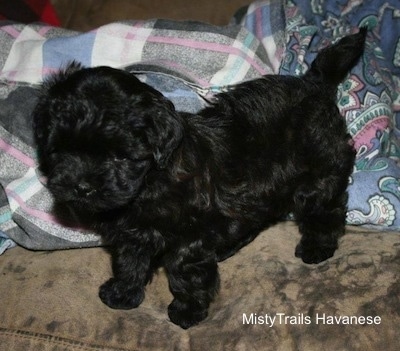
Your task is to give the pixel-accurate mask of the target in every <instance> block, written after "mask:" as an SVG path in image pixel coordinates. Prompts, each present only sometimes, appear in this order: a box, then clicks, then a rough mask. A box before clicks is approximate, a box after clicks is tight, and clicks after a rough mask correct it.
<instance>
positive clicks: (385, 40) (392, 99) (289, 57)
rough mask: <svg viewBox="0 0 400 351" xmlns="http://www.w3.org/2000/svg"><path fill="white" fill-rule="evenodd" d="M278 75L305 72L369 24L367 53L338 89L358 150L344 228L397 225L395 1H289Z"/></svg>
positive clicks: (399, 92)
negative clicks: (320, 56) (286, 39)
mask: <svg viewBox="0 0 400 351" xmlns="http://www.w3.org/2000/svg"><path fill="white" fill-rule="evenodd" d="M286 16H287V23H286V29H287V33H288V35H289V43H288V44H287V47H286V53H285V55H284V59H283V62H282V64H281V66H280V73H281V74H302V73H304V72H305V71H306V70H307V69H308V66H309V64H310V62H311V61H312V60H313V58H314V57H315V55H316V52H317V51H318V50H320V49H321V48H323V47H325V46H326V45H328V44H330V43H332V42H335V41H336V40H337V39H339V38H341V37H343V36H344V35H347V34H350V33H352V32H355V31H357V29H356V28H357V27H362V26H367V27H368V28H369V29H370V32H369V34H368V38H367V43H366V50H365V54H364V56H363V58H362V60H361V62H360V63H359V64H358V65H357V66H356V67H355V68H354V69H353V71H352V72H351V74H350V75H349V77H348V79H347V80H346V81H345V82H343V83H342V84H341V85H340V87H339V89H338V107H339V109H340V112H341V113H342V114H343V116H344V117H345V118H346V121H347V125H348V129H349V132H350V134H351V135H352V137H353V139H354V143H355V147H356V150H357V160H356V164H355V167H354V172H353V175H352V176H351V179H350V186H349V195H350V196H349V211H348V216H347V221H348V224H353V225H360V224H363V225H367V226H368V225H371V226H374V227H379V229H398V228H399V226H400V167H399V158H400V142H399V141H400V139H399V138H400V131H399V126H400V3H399V1H398V0H389V1H386V0H385V1H383V0H378V1H376V0H364V1H360V0H335V1H333V0H312V1H309V0H293V3H289V4H288V7H287V8H286Z"/></svg>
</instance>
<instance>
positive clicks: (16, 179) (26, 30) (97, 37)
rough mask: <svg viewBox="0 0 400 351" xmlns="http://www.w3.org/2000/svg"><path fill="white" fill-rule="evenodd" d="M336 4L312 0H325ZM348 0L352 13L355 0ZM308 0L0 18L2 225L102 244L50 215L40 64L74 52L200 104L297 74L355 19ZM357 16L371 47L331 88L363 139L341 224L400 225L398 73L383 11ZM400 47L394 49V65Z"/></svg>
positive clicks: (61, 60) (33, 243) (38, 236)
mask: <svg viewBox="0 0 400 351" xmlns="http://www.w3.org/2000/svg"><path fill="white" fill-rule="evenodd" d="M392 1H394V2H395V1H397V0H392ZM332 3H333V1H330V0H327V1H326V2H324V1H322V0H321V1H319V4H320V5H321V6H323V5H324V4H325V5H331V4H332ZM336 3H337V2H334V4H336ZM348 3H349V4H350V3H353V5H354V6H353V9H352V10H353V12H354V13H355V14H357V15H358V14H359V11H358V10H357V3H358V2H357V0H350V2H349V1H348ZM374 3H375V2H374ZM388 3H389V2H388V1H386V2H385V4H383V3H382V4H378V5H379V6H383V7H384V6H386V4H388ZM306 4H307V1H305V0H299V1H297V4H293V3H285V2H284V1H283V0H270V1H259V2H255V3H253V4H251V5H250V6H249V8H248V9H247V12H246V13H245V15H244V16H243V17H242V18H241V19H240V22H237V23H232V25H230V26H227V27H215V26H211V25H207V24H200V23H192V22H172V21H165V20H154V21H135V22H126V23H113V24H110V25H107V26H104V27H101V28H98V29H97V30H94V31H91V32H88V33H76V32H72V31H67V30H63V29H60V28H54V27H51V26H42V25H21V24H13V25H10V24H6V25H3V26H1V27H0V43H1V45H0V162H1V168H0V185H1V188H0V231H1V232H3V234H6V235H7V236H8V237H9V238H11V239H12V240H13V241H15V242H16V243H17V244H19V245H22V246H25V247H28V248H32V249H60V248H71V247H87V246H95V245H100V244H101V242H100V240H99V238H98V237H97V236H96V235H94V234H93V233H85V232H82V231H80V230H78V229H76V228H69V227H66V226H63V225H61V224H60V223H59V221H58V219H57V217H55V216H54V215H53V214H52V198H51V195H50V194H49V193H48V191H47V190H46V188H45V187H44V186H43V184H42V183H41V181H40V175H38V174H37V172H36V155H35V146H34V143H33V140H32V131H31V128H30V114H31V111H32V108H33V106H34V104H35V102H36V89H37V84H38V83H40V82H41V81H42V79H43V78H44V77H45V76H46V75H47V74H49V73H51V72H55V71H57V70H58V69H59V68H60V66H63V65H65V64H66V63H67V62H68V61H70V60H77V61H80V62H82V63H83V64H84V65H86V66H96V65H109V66H113V67H119V68H125V69H127V70H129V71H131V72H134V73H135V74H137V75H138V77H139V78H140V79H142V80H143V81H146V82H147V83H149V84H151V85H153V86H155V87H156V88H157V89H159V90H161V91H162V92H163V93H164V94H165V95H166V96H167V97H169V98H170V99H172V100H173V101H174V103H175V104H176V106H177V108H178V109H180V110H185V111H190V112H195V111H197V110H198V109H199V108H201V107H202V106H204V104H205V103H206V101H207V99H208V98H209V97H210V96H212V94H214V93H216V92H219V91H222V90H224V88H225V87H226V86H228V85H231V84H235V83H237V82H240V81H243V80H249V79H253V78H258V77H260V76H261V75H264V74H270V73H278V72H279V73H281V74H301V73H303V72H304V71H305V70H306V69H307V67H308V65H309V63H310V62H311V60H312V59H313V57H314V56H315V54H316V51H317V50H318V49H319V48H321V47H323V46H325V45H327V44H328V43H330V42H332V41H334V40H336V39H337V38H339V37H341V36H343V35H345V34H348V33H351V32H354V31H356V28H355V27H356V26H355V25H354V23H353V24H352V23H350V22H348V21H344V19H343V17H341V14H342V12H343V11H342V10H343V9H340V11H339V10H338V11H337V12H336V13H335V12H332V10H333V9H331V11H330V12H326V14H327V16H328V17H329V16H330V17H329V18H328V19H327V20H326V21H325V22H323V21H322V20H321V19H319V18H318V23H326V26H325V27H323V28H318V26H317V25H316V24H315V23H312V21H311V20H310V19H308V18H307V17H305V16H304V14H307V13H308V12H306V11H305V10H304V9H303V12H301V11H300V9H301V8H302V7H303V6H306ZM332 6H336V7H337V5H332ZM379 6H378V7H376V8H373V10H374V11H376V13H381V12H382V8H381V7H379ZM384 8H385V7H384ZM306 10H307V9H306ZM315 10H316V11H317V14H314V12H313V11H315ZM350 10H351V9H350ZM322 12H323V9H321V8H320V7H318V6H317V7H316V9H315V8H314V7H312V8H311V10H310V13H308V14H309V16H310V17H311V18H314V19H315V18H317V15H318V16H321V13H322ZM333 13H335V14H336V16H339V19H340V20H341V21H342V22H340V21H339V23H338V25H337V26H336V27H334V26H332V25H331V22H333V20H330V18H331V17H332V16H333V15H332V14H333ZM349 13H352V11H348V12H347V16H348V14H349ZM362 18H364V17H362ZM395 20H396V18H395V17H393V21H395ZM358 23H360V22H358ZM362 23H363V22H362V21H361V24H362ZM364 23H366V24H368V25H369V26H370V28H371V29H372V34H373V35H370V36H369V39H368V40H369V41H368V45H367V50H366V54H365V55H364V58H363V60H362V62H360V64H359V65H358V66H357V67H356V68H355V69H354V71H353V72H352V74H351V75H350V76H349V79H348V80H347V81H345V82H344V83H343V84H342V85H341V86H340V87H339V92H338V99H339V100H338V105H339V108H340V110H341V112H342V114H343V116H344V118H346V120H347V122H348V126H349V130H350V132H351V133H352V134H353V137H354V139H355V141H356V146H357V149H358V158H357V164H356V167H355V171H354V174H353V175H352V177H351V180H350V185H349V193H350V199H349V212H348V223H349V224H358V225H360V224H362V225H372V226H374V227H375V228H379V229H393V230H394V229H399V228H400V218H399V215H398V213H399V212H400V196H399V190H398V189H399V188H400V187H399V179H400V172H399V167H398V163H397V162H398V159H399V155H400V152H399V148H398V135H397V134H396V133H397V129H396V128H397V126H398V125H397V124H396V123H397V122H398V120H396V117H397V118H398V111H399V109H398V107H399V91H398V87H399V85H398V76H395V75H391V74H390V71H389V70H385V69H383V67H387V66H385V65H384V62H383V61H384V59H383V57H382V55H380V51H379V43H380V42H379V37H378V36H377V34H376V33H378V31H379V30H380V27H379V20H377V21H375V22H373V21H372V20H371V19H368V21H367V20H366V21H364ZM329 25H331V27H332V28H331V27H329ZM327 29H328V30H327ZM396 35H397V40H398V34H396ZM393 40H396V37H395V36H394V37H393ZM398 55H399V50H397V51H396V54H395V55H394V59H395V60H394V61H393V64H394V65H395V66H396V65H397V66H396V67H398V57H399V56H398ZM396 60H397V61H396ZM267 166H268V165H266V167H267ZM3 236H4V235H3Z"/></svg>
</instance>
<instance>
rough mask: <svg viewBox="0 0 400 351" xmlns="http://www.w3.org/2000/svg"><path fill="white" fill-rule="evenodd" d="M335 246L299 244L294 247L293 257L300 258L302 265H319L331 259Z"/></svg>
mask: <svg viewBox="0 0 400 351" xmlns="http://www.w3.org/2000/svg"><path fill="white" fill-rule="evenodd" d="M335 251H336V246H330V247H329V246H311V245H307V246H305V245H304V244H302V243H301V242H300V243H299V244H298V245H297V246H296V251H295V255H296V257H298V258H301V259H302V260H303V262H304V263H308V264H312V263H320V262H322V261H325V260H327V259H328V258H330V257H332V256H333V254H334V253H335Z"/></svg>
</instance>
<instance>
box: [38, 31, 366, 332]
mask: <svg viewBox="0 0 400 351" xmlns="http://www.w3.org/2000/svg"><path fill="white" fill-rule="evenodd" d="M365 35H366V30H365V29H362V30H360V33H358V34H354V35H351V36H348V37H345V38H343V39H342V40H340V41H339V42H338V43H337V44H335V45H333V46H331V47H329V48H326V49H324V50H322V51H321V52H320V53H319V55H318V56H317V58H316V59H315V61H314V62H313V63H312V66H311V68H310V70H309V71H308V72H307V73H306V74H305V75H304V76H303V77H302V78H295V77H288V76H265V77H263V78H261V79H258V80H254V81H249V82H245V83H242V84H239V85H237V86H235V87H233V88H232V89H230V90H229V91H228V92H226V93H222V94H219V95H218V96H217V97H216V100H215V103H213V105H212V106H210V107H208V108H206V109H204V110H203V111H201V112H199V113H198V114H197V115H190V114H186V113H180V112H177V111H175V109H174V106H173V104H172V103H171V102H170V101H169V100H167V99H166V98H165V97H163V96H162V94H161V93H159V92H158V91H156V90H155V89H153V88H151V87H149V86H147V85H146V84H144V83H141V82H140V81H139V80H138V79H137V78H135V77H134V76H133V75H131V74H129V73H127V72H124V71H120V70H116V69H112V68H108V67H97V68H82V67H80V66H79V65H78V64H72V65H70V66H69V67H68V68H67V69H66V70H65V71H63V72H61V73H59V74H58V75H55V76H53V77H51V78H50V79H49V80H47V81H46V82H45V83H44V85H43V88H42V91H41V94H40V97H39V101H38V104H37V107H36V109H35V111H34V129H35V136H36V141H37V147H38V156H39V162H40V169H41V171H42V172H43V173H44V175H46V176H47V177H48V183H47V185H48V188H49V189H50V191H51V193H52V194H53V195H54V198H55V200H56V202H58V203H61V204H65V205H68V206H69V207H71V208H73V209H74V211H75V212H76V213H77V214H78V215H79V216H81V218H85V219H89V222H90V223H91V225H92V227H93V228H94V229H95V230H97V231H98V232H99V233H100V234H101V235H102V238H103V240H104V243H105V244H106V245H108V246H109V248H110V251H111V254H112V268H113V274H114V276H113V278H111V279H110V280H109V281H107V282H106V283H104V284H103V285H102V286H101V288H100V293H99V294H100V298H101V300H102V301H103V302H104V303H105V304H107V305H108V306H110V307H112V308H121V309H129V308H134V307H137V306H138V305H139V304H140V303H141V302H142V301H143V298H144V290H145V286H146V284H147V283H148V282H149V281H150V280H151V277H152V274H153V272H154V270H155V269H156V268H157V267H159V266H160V265H162V266H164V267H165V269H166V271H167V274H168V278H169V285H170V289H171V292H172V294H173V295H174V300H173V301H172V303H171V304H170V305H169V308H168V313H169V317H170V319H171V321H172V322H174V323H176V324H178V325H180V326H181V327H182V328H188V327H190V326H192V325H195V324H197V323H198V322H200V321H201V320H203V319H204V318H206V316H207V309H208V306H209V304H210V302H211V301H212V299H213V297H214V296H215V294H216V292H217V290H218V285H219V277H218V268H217V262H218V261H220V260H223V259H225V258H227V257H229V256H230V255H232V254H234V253H235V252H236V251H237V250H239V249H240V248H241V247H243V246H244V245H246V244H247V243H249V242H250V241H251V240H253V239H254V238H255V237H256V236H257V234H258V233H259V232H260V231H261V230H263V229H264V228H266V227H268V226H269V225H271V224H273V223H275V222H277V221H279V220H282V219H285V218H286V217H287V215H288V214H289V213H293V215H294V217H295V220H296V221H297V223H298V225H299V229H300V232H301V234H302V238H301V241H300V243H299V244H298V246H297V248H296V256H298V257H301V258H302V260H303V261H304V262H306V263H318V262H321V261H323V260H325V259H327V258H329V257H331V256H332V255H333V254H334V251H335V250H336V248H337V246H338V236H339V235H341V234H343V232H344V226H345V216H346V203H347V193H346V188H347V185H348V178H349V176H350V174H351V172H352V167H353V162H354V155H355V153H354V150H353V147H352V142H351V139H350V136H349V135H348V134H347V132H346V125H345V122H344V120H343V118H342V117H341V116H340V114H339V112H338V109H337V107H336V104H335V97H336V88H337V85H338V84H339V82H341V81H342V79H344V77H345V75H346V74H347V72H348V71H349V69H350V68H352V67H353V66H354V65H355V63H356V62H357V60H358V59H359V58H360V56H361V54H362V51H363V46H364V40H365Z"/></svg>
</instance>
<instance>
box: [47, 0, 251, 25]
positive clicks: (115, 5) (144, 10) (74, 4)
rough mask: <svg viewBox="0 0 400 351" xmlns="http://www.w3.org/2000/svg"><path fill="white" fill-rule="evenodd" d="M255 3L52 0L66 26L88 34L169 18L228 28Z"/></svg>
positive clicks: (233, 0) (242, 0)
mask: <svg viewBox="0 0 400 351" xmlns="http://www.w3.org/2000/svg"><path fill="white" fill-rule="evenodd" d="M251 2H252V1H251V0H229V1H227V0H203V1H186V0H174V1H164V0H52V3H53V5H54V7H55V9H56V12H57V14H58V17H59V18H60V20H61V23H62V26H63V27H65V28H70V29H75V30H79V31H87V30H90V29H93V28H96V27H99V26H101V25H103V24H107V23H110V22H113V21H117V20H132V19H135V20H144V19H152V18H168V19H175V20H196V21H202V22H208V23H212V24H215V25H226V24H228V23H229V21H230V20H231V18H232V17H233V15H234V13H235V12H236V11H237V10H238V9H239V8H240V7H242V6H245V5H248V4H250V3H251Z"/></svg>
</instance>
